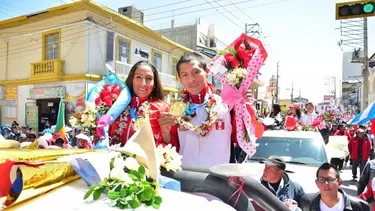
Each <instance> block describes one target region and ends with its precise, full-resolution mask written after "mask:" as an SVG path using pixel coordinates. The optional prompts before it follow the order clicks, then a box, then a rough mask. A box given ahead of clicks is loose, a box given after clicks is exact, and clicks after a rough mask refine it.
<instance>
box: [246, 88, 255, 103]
mask: <svg viewBox="0 0 375 211" xmlns="http://www.w3.org/2000/svg"><path fill="white" fill-rule="evenodd" d="M244 98H246V99H248V100H253V101H254V95H253V91H252V90H251V89H249V90H247V92H246V93H245V95H244Z"/></svg>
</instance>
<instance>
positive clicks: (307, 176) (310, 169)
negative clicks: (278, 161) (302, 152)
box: [242, 162, 319, 193]
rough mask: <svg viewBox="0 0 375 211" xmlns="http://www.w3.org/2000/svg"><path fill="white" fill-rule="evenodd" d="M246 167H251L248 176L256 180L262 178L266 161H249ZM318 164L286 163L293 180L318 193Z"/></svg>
mask: <svg viewBox="0 0 375 211" xmlns="http://www.w3.org/2000/svg"><path fill="white" fill-rule="evenodd" d="M242 165H246V169H249V174H247V175H248V176H251V177H252V178H254V179H256V180H260V179H261V178H262V175H263V169H264V163H260V162H248V163H245V164H242ZM317 170H318V167H317V166H310V165H303V164H290V163H287V165H286V173H287V174H288V176H289V178H290V180H291V181H293V182H296V183H298V184H300V185H301V186H302V188H303V190H304V191H305V193H316V192H318V191H319V189H318V187H317V186H316V184H315V179H316V171H317Z"/></svg>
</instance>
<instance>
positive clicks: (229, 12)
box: [214, 0, 244, 23]
mask: <svg viewBox="0 0 375 211" xmlns="http://www.w3.org/2000/svg"><path fill="white" fill-rule="evenodd" d="M214 2H215V3H216V4H218V5H219V6H220V7H222V8H223V9H224V10H225V11H227V12H228V13H230V14H231V15H232V16H233V17H234V18H236V19H237V20H239V21H240V22H242V23H244V22H243V21H242V20H241V19H239V18H238V17H236V16H235V15H233V13H232V12H231V11H228V10H227V8H226V7H223V6H221V4H220V3H219V2H218V1H216V0H214Z"/></svg>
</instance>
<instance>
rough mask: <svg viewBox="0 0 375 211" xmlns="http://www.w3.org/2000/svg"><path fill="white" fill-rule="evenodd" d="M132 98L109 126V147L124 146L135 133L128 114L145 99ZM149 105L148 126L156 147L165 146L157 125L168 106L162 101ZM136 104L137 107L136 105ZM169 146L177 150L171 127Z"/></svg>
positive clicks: (174, 134)
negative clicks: (110, 138) (149, 125)
mask: <svg viewBox="0 0 375 211" xmlns="http://www.w3.org/2000/svg"><path fill="white" fill-rule="evenodd" d="M138 100H139V102H138V103H137V98H136V97H133V98H132V101H131V103H130V105H129V106H128V107H127V108H126V109H125V111H123V112H122V113H121V114H120V116H119V117H118V118H117V119H116V120H115V121H114V122H113V123H112V124H111V125H110V127H109V130H108V134H109V136H110V137H112V141H111V145H114V144H118V143H122V145H124V144H125V143H126V142H127V141H128V139H129V138H130V137H131V136H132V135H133V134H134V133H135V130H134V129H133V125H134V121H133V120H132V117H131V115H130V113H129V111H130V108H134V109H136V110H137V109H139V107H140V106H141V105H142V103H143V102H145V101H146V99H141V98H138ZM149 103H150V124H151V128H152V132H153V135H154V140H155V144H156V146H158V145H163V146H165V145H166V144H165V143H164V141H163V137H162V132H161V128H160V125H159V119H160V117H161V114H162V112H168V110H169V105H168V104H167V103H166V102H164V101H162V100H152V99H151V100H149ZM137 104H138V105H137ZM170 134H171V144H172V145H173V146H175V147H176V149H177V151H178V150H179V144H178V135H177V128H176V127H172V129H171V132H170Z"/></svg>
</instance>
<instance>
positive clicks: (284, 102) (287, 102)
mask: <svg viewBox="0 0 375 211" xmlns="http://www.w3.org/2000/svg"><path fill="white" fill-rule="evenodd" d="M279 102H280V106H281V110H282V111H283V112H287V111H288V109H289V105H290V104H291V100H279Z"/></svg>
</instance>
